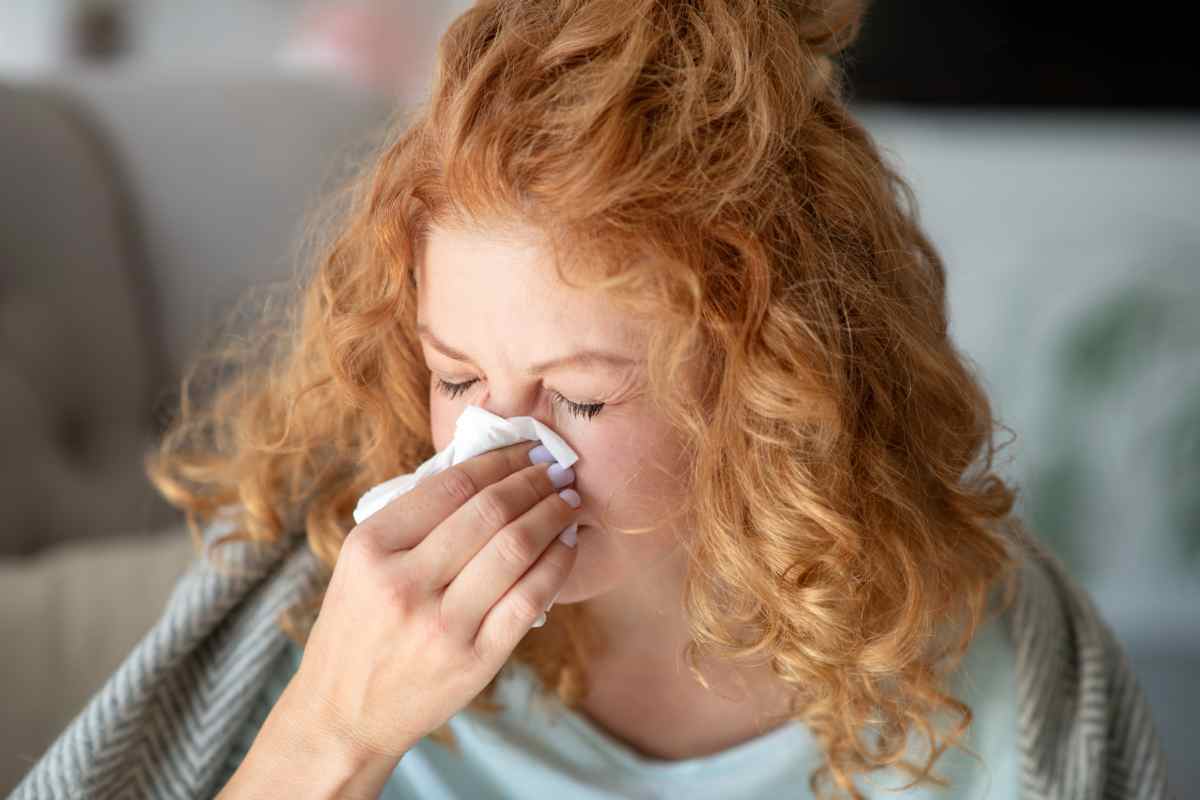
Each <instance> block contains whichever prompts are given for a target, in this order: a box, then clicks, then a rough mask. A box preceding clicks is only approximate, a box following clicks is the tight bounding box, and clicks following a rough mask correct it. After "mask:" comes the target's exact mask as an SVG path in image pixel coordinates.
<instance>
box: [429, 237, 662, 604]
mask: <svg viewBox="0 0 1200 800" xmlns="http://www.w3.org/2000/svg"><path fill="white" fill-rule="evenodd" d="M529 236H530V237H531V238H532V237H535V236H536V235H535V234H533V233H532V232H531V233H530V234H529ZM501 276H503V277H501ZM419 318H420V320H421V321H422V322H423V323H424V324H426V325H428V326H429V327H430V328H432V329H433V331H434V333H435V334H436V335H437V337H438V338H440V339H441V340H443V341H444V342H446V343H447V344H449V345H451V346H452V347H454V348H455V349H457V350H459V351H461V352H463V353H464V354H466V355H469V356H471V359H472V360H473V362H474V364H469V363H463V362H458V361H455V360H454V359H452V358H450V357H448V356H445V355H443V354H441V353H440V352H439V351H438V350H437V349H436V348H434V347H432V346H430V345H429V344H428V342H424V343H423V349H424V353H425V357H426V364H427V366H428V367H429V369H430V371H431V373H432V377H431V379H430V389H429V392H430V408H431V415H432V435H433V442H434V446H435V447H436V448H437V449H438V450H441V449H442V448H444V447H445V446H446V445H448V444H449V443H450V440H451V439H452V438H453V435H454V423H455V421H456V420H457V418H458V416H459V415H460V414H461V413H462V410H463V408H464V407H465V406H466V405H467V404H468V403H474V404H475V405H479V406H482V407H483V408H486V409H487V410H488V411H491V412H492V413H494V414H497V415H499V416H502V417H513V416H523V415H528V416H532V417H534V418H536V419H537V420H539V421H541V422H543V423H545V424H546V425H548V426H549V427H551V428H552V429H553V430H554V431H555V432H557V433H558V434H559V435H560V436H562V437H563V439H564V440H566V442H567V443H568V444H570V445H571V447H572V448H573V449H574V450H575V452H576V453H578V454H579V461H578V462H577V463H576V464H575V465H574V469H575V474H576V480H575V484H574V488H575V490H576V491H578V492H579V494H580V496H581V497H582V498H583V506H582V508H583V512H582V516H581V519H580V524H581V526H583V525H587V526H590V527H587V528H584V529H583V530H582V531H581V533H580V537H579V548H580V551H579V558H578V560H577V562H576V566H575V569H574V570H573V572H572V574H571V577H570V578H569V579H568V581H567V583H566V585H565V586H564V587H563V591H562V593H561V594H560V595H559V599H558V601H557V602H558V603H574V602H580V601H583V600H588V599H590V598H596V597H599V596H602V595H605V594H606V593H609V592H611V591H612V590H613V589H615V588H616V587H617V586H619V585H621V584H623V583H625V582H626V581H629V580H631V579H634V580H636V579H637V576H639V575H641V574H642V573H644V572H646V571H647V569H648V568H649V567H651V566H652V565H654V564H656V563H658V562H660V561H662V560H663V559H665V558H670V557H671V554H672V551H673V550H674V549H675V546H676V536H677V535H678V533H677V531H675V530H672V529H657V530H655V531H653V532H650V533H645V534H636V535H629V534H621V533H613V532H610V531H609V530H608V529H607V528H606V527H605V526H606V525H609V526H611V525H617V526H625V527H638V526H646V525H650V524H654V523H655V521H656V517H657V516H658V515H659V514H661V513H662V511H663V510H664V509H669V508H675V507H677V506H678V502H677V500H678V499H679V498H680V497H681V496H680V492H681V485H680V482H679V480H678V478H677V476H678V474H679V471H678V463H677V459H678V458H679V448H678V447H673V446H672V439H671V437H670V435H669V432H668V430H667V428H666V426H665V424H664V423H663V422H662V421H661V420H660V419H658V418H657V417H656V416H655V415H654V413H653V409H651V408H649V407H648V406H649V404H648V402H647V397H646V396H645V394H644V392H643V391H642V389H641V385H642V380H643V375H642V374H641V370H640V369H633V370H627V371H625V372H620V371H612V372H609V371H605V370H602V369H597V368H592V367H578V368H570V369H563V370H561V371H557V372H551V373H548V374H546V375H545V376H544V377H543V378H539V377H538V376H533V375H528V374H526V368H527V366H528V365H530V364H533V363H535V362H540V361H544V360H547V359H550V358H553V357H556V356H560V355H568V354H570V353H573V352H575V351H576V350H579V349H582V348H585V347H586V348H594V349H599V350H605V351H609V352H614V353H617V354H620V355H626V356H629V357H632V358H635V359H638V360H643V359H644V353H643V352H642V350H641V343H642V342H644V337H643V336H642V335H641V332H642V330H643V326H642V325H641V324H639V323H638V321H637V320H635V319H633V318H630V317H627V316H622V315H619V312H618V310H617V309H615V308H614V307H613V306H612V305H611V304H608V303H606V302H605V300H604V298H603V296H600V295H596V294H592V295H589V294H586V293H584V292H582V291H580V290H575V289H572V288H570V287H567V286H565V285H563V284H562V283H561V282H559V281H558V279H557V277H556V276H555V275H554V272H553V267H552V266H550V264H549V261H547V260H546V256H545V255H544V254H543V253H542V251H541V250H540V248H539V247H538V245H537V243H536V241H529V242H520V243H518V242H513V241H510V240H508V239H506V238H501V237H498V236H495V235H488V234H487V233H486V232H480V231H471V232H463V231H457V230H442V229H435V230H434V231H433V233H432V234H431V236H430V239H429V242H428V245H427V249H426V256H425V263H424V264H423V265H422V270H421V276H420V281H419ZM438 378H441V379H442V380H445V381H447V382H450V383H465V382H468V381H471V380H477V382H476V383H474V384H471V385H470V386H469V387H467V388H466V389H465V390H464V391H462V392H460V393H459V394H458V395H457V396H456V397H450V396H449V395H448V394H446V393H445V392H443V391H442V390H441V389H439V388H437V386H436V384H437V379H438ZM554 392H558V393H559V394H561V395H562V396H563V397H565V398H566V399H567V400H571V401H573V402H574V403H577V404H581V405H582V404H590V403H598V402H603V403H605V406H604V408H603V409H601V410H600V412H599V413H598V414H596V415H595V416H594V417H591V418H590V419H589V418H586V417H581V416H577V415H575V414H574V413H573V412H572V411H571V410H569V409H568V408H567V407H566V406H565V405H564V404H562V403H560V402H559V401H557V400H556V399H553V393H554ZM655 461H658V462H659V463H661V464H663V465H664V470H658V469H655V468H654V463H655ZM605 504H607V507H605Z"/></svg>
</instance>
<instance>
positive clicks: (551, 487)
mask: <svg viewBox="0 0 1200 800" xmlns="http://www.w3.org/2000/svg"><path fill="white" fill-rule="evenodd" d="M535 444H536V443H531V442H528V441H524V442H520V443H518V444H515V445H511V446H509V447H504V448H500V449H497V450H491V451H488V452H486V453H481V454H480V455H478V456H475V457H474V458H471V459H468V460H466V461H463V462H462V463H460V464H457V465H455V466H453V467H450V468H448V469H445V470H443V471H442V472H439V473H436V474H434V475H431V476H429V477H427V478H425V479H423V480H422V481H421V482H420V483H418V484H417V485H416V486H415V487H414V488H413V489H412V490H410V491H409V492H408V493H406V494H403V495H401V496H400V497H397V498H396V499H395V500H393V501H392V502H391V503H389V504H388V505H387V506H385V507H384V508H382V509H380V510H379V511H378V512H376V513H375V514H373V515H372V516H371V517H369V518H367V519H365V520H363V522H362V523H361V524H360V525H358V526H356V527H355V528H354V529H353V530H351V531H350V533H349V535H347V537H346V540H345V541H344V542H343V544H342V550H341V553H340V555H339V556H338V560H337V565H336V566H335V568H334V571H333V575H332V578H331V579H330V582H329V587H328V589H327V590H326V593H325V598H324V600H323V603H322V606H321V610H320V613H319V615H318V616H317V620H316V623H315V625H314V627H313V629H312V631H311V632H310V634H309V638H308V641H307V644H306V645H305V649H304V656H303V658H302V660H301V664H300V667H299V669H298V670H297V672H296V675H295V676H293V678H292V681H291V683H290V684H289V685H288V693H289V694H290V695H292V698H293V701H296V700H297V699H300V702H303V703H304V704H305V705H306V706H307V711H308V716H309V718H310V719H311V720H313V721H314V722H315V724H317V725H318V727H319V728H321V729H322V731H323V733H324V734H325V735H328V736H333V737H337V738H339V739H340V740H341V742H342V744H344V745H346V746H347V747H350V748H352V749H354V750H355V751H357V752H358V753H359V755H361V756H362V757H364V758H367V757H371V758H374V757H385V758H389V759H394V760H396V761H398V760H399V759H400V758H401V757H402V756H403V755H404V753H405V752H406V751H407V750H408V749H409V748H410V747H412V746H413V745H414V744H415V743H416V742H417V741H418V740H419V739H420V738H421V737H423V736H424V735H426V734H427V733H429V732H431V731H433V730H435V729H436V728H438V727H439V726H440V725H442V724H443V723H444V722H446V721H447V720H448V719H449V718H450V717H451V716H453V715H454V714H455V713H456V712H457V711H458V710H459V709H461V708H463V707H464V706H466V705H467V703H469V702H470V701H471V699H472V698H474V697H475V696H476V695H477V694H479V692H480V691H481V690H482V689H483V687H484V686H486V685H487V683H488V682H489V681H490V680H491V679H492V678H493V677H494V676H495V675H496V673H498V672H499V671H500V668H501V667H502V666H503V665H504V663H505V661H506V660H507V659H508V657H509V655H510V654H511V653H512V651H513V649H514V648H515V647H516V645H517V642H519V641H520V639H521V637H523V636H524V635H525V634H526V633H527V632H528V631H529V629H530V626H531V625H532V624H533V622H534V621H535V620H536V619H537V617H538V616H539V615H540V614H541V613H542V611H543V610H544V609H545V608H546V607H547V605H548V604H549V603H550V602H551V601H552V599H553V598H554V597H556V596H557V594H558V591H559V589H560V588H561V587H562V585H563V583H564V582H565V581H566V579H567V576H568V575H569V574H570V572H571V568H572V567H573V566H574V564H575V548H574V547H573V546H567V545H566V544H564V543H563V542H562V541H561V540H559V539H558V536H559V534H560V533H561V532H563V530H564V529H565V528H567V527H568V526H570V525H571V524H572V523H574V522H575V521H576V518H577V516H578V513H579V512H578V510H577V508H573V507H572V505H571V504H570V503H569V502H568V500H567V499H566V498H567V497H570V498H571V499H572V500H573V501H574V504H575V505H576V506H577V505H578V502H579V495H578V494H577V493H576V492H574V490H571V489H566V490H564V491H563V492H562V495H560V493H559V490H560V487H562V486H566V485H567V484H569V483H570V482H571V481H573V480H574V477H575V476H574V471H573V470H571V469H566V470H565V472H564V471H563V469H562V468H561V467H560V466H559V465H557V464H552V465H550V466H551V467H553V471H550V470H548V466H547V464H545V463H539V464H532V463H531V462H530V458H529V453H530V451H532V450H534V449H535ZM543 452H544V448H543ZM552 475H556V476H557V482H558V485H557V486H556V485H555V483H554V482H552V480H551V476H552Z"/></svg>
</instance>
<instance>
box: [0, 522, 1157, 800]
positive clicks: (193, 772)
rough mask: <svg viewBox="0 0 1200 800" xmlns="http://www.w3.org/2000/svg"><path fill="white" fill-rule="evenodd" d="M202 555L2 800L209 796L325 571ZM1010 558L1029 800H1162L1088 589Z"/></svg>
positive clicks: (276, 555)
mask: <svg viewBox="0 0 1200 800" xmlns="http://www.w3.org/2000/svg"><path fill="white" fill-rule="evenodd" d="M228 529H229V527H228V525H227V524H226V522H225V521H224V520H222V519H221V518H220V517H218V518H217V519H216V520H214V521H213V522H212V523H210V524H209V525H208V526H207V527H206V528H205V529H204V530H203V542H204V552H205V557H203V558H202V557H197V558H196V559H195V560H194V561H193V563H192V564H191V565H190V566H189V568H188V570H187V572H186V573H185V574H184V575H183V577H181V578H180V580H179V582H178V583H177V584H176V586H175V588H174V589H173V591H172V593H171V595H170V597H169V598H168V600H167V603H166V605H165V608H164V611H163V614H162V616H161V617H160V618H159V619H158V621H157V622H156V623H155V624H154V626H153V627H152V628H151V629H150V630H149V632H148V633H147V634H146V635H145V636H144V637H143V638H142V639H141V641H140V642H139V643H138V644H137V645H136V646H135V647H134V649H133V651H132V652H131V653H130V654H129V656H128V657H127V658H126V659H125V661H124V662H123V663H122V664H121V665H120V666H119V667H118V668H117V670H116V672H114V673H113V674H112V676H110V677H109V679H108V680H107V682H106V683H105V684H104V686H103V687H102V688H101V689H100V690H99V691H98V692H97V693H96V694H95V695H94V696H93V697H92V698H91V699H90V700H89V701H88V703H87V705H86V706H85V707H84V708H83V710H82V711H81V712H80V713H79V714H78V715H77V716H76V717H75V718H74V719H73V720H72V721H71V723H70V724H69V725H68V726H67V728H66V729H65V730H64V731H63V732H62V733H61V734H60V735H59V737H58V738H57V739H56V740H55V741H54V743H53V744H52V745H51V746H50V748H49V749H48V750H47V751H46V752H45V754H43V756H42V758H41V759H40V760H39V761H38V762H37V763H36V764H35V765H34V766H33V768H32V770H31V771H30V772H29V773H28V774H27V775H26V776H25V778H24V779H23V780H22V782H21V783H20V784H19V785H18V786H17V788H16V790H15V792H14V793H13V794H12V795H11V797H10V800H34V799H35V798H37V800H51V799H53V800H66V799H67V798H72V799H75V798H79V799H82V798H87V800H105V799H106V798H131V797H136V798H142V797H145V798H156V800H157V799H159V798H180V800H183V799H184V798H198V797H212V796H213V795H215V794H216V793H217V792H218V791H219V790H220V788H221V787H220V786H217V785H216V783H217V781H218V780H219V779H220V770H221V768H222V765H223V764H224V761H225V759H226V757H227V755H228V754H229V752H230V750H231V748H232V746H233V742H234V737H235V735H236V733H237V731H238V730H239V729H240V728H241V727H242V725H243V723H244V722H245V721H246V720H247V719H248V717H249V714H250V713H251V711H252V710H253V704H254V702H255V700H256V698H257V697H258V695H259V693H260V690H261V689H262V688H263V686H264V685H265V683H266V681H267V679H268V677H269V675H270V670H271V667H272V664H273V663H274V662H275V659H276V657H277V656H279V655H280V654H281V652H282V650H283V648H284V647H285V646H286V645H287V643H288V639H287V637H286V636H285V635H284V634H283V632H282V631H281V630H280V629H279V627H278V625H277V619H278V618H279V616H280V614H281V613H282V612H283V611H284V610H285V609H287V608H288V607H290V606H291V605H292V604H293V603H296V602H298V601H301V600H303V599H310V598H313V597H315V593H318V592H319V591H320V590H321V588H322V586H323V581H324V579H325V577H326V576H327V574H328V571H327V570H326V569H325V568H324V566H323V565H322V564H321V563H320V562H319V561H318V559H317V558H316V557H315V556H314V555H313V553H312V551H311V550H310V549H309V548H308V546H307V543H306V540H305V538H304V536H303V535H301V534H296V535H293V536H291V537H289V538H287V539H285V540H283V541H281V542H279V543H276V544H273V545H265V544H262V543H257V542H231V543H228V544H225V545H222V546H221V547H220V548H219V552H220V555H219V556H218V558H219V560H220V563H221V567H220V568H215V567H214V566H213V564H212V563H210V560H209V558H208V552H209V548H210V547H211V545H212V543H213V542H214V541H215V539H216V538H217V537H218V536H219V535H220V534H221V533H224V532H226V531H227V530H228ZM1011 535H1012V536H1013V540H1012V541H1013V543H1014V544H1016V545H1017V548H1016V552H1017V554H1018V557H1019V559H1020V563H1019V565H1018V568H1017V569H1018V576H1017V581H1018V583H1017V591H1016V596H1015V598H1014V601H1013V605H1012V606H1011V607H1010V608H1009V609H1007V610H1006V611H1005V612H1004V613H1003V619H1004V620H1005V629H1006V630H1007V631H1008V634H1009V636H1010V637H1011V640H1012V641H1013V643H1014V645H1015V653H1016V669H1017V675H1016V689H1017V703H1018V713H1017V720H1018V723H1017V725H1018V731H1017V736H1018V744H1019V748H1020V753H1021V772H1022V793H1021V798H1023V800H1057V799H1059V798H1061V800H1102V798H1103V799H1104V800H1117V798H1145V800H1158V799H1159V798H1165V797H1167V783H1166V764H1165V757H1164V755H1163V752H1162V750H1161V747H1160V744H1159V741H1158V737H1157V733H1156V731H1155V729H1154V726H1153V723H1152V721H1151V717H1150V713H1149V709H1148V706H1147V704H1146V701H1145V698H1144V696H1143V694H1142V690H1141V688H1140V686H1139V685H1138V683H1137V681H1136V679H1135V677H1134V674H1133V671H1132V669H1131V668H1130V666H1129V663H1128V661H1127V659H1126V656H1125V653H1124V652H1123V650H1122V649H1121V646H1120V645H1119V644H1118V643H1117V641H1116V639H1115V637H1114V635H1113V633H1112V631H1111V629H1110V628H1109V626H1108V625H1107V623H1106V622H1105V621H1104V620H1103V619H1102V618H1101V617H1100V615H1099V613H1098V611H1097V610H1096V607H1095V606H1094V605H1093V602H1092V600H1091V598H1090V597H1089V596H1088V595H1087V594H1086V592H1085V590H1084V589H1082V588H1081V587H1080V586H1079V585H1078V584H1077V583H1075V581H1074V580H1073V579H1072V578H1071V577H1069V576H1068V574H1067V572H1066V570H1065V568H1064V567H1063V565H1062V564H1061V562H1060V561H1059V560H1058V559H1057V558H1056V557H1055V556H1054V554H1052V553H1051V552H1049V551H1048V550H1047V549H1046V548H1045V546H1044V545H1043V544H1041V543H1040V542H1039V541H1037V540H1036V539H1034V538H1033V537H1032V536H1030V535H1028V534H1026V533H1024V532H1023V531H1022V530H1021V529H1020V526H1012V534H1011Z"/></svg>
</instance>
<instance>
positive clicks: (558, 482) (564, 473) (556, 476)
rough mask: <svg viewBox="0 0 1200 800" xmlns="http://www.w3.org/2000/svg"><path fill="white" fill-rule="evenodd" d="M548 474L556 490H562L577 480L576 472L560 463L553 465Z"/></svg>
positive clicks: (547, 471)
mask: <svg viewBox="0 0 1200 800" xmlns="http://www.w3.org/2000/svg"><path fill="white" fill-rule="evenodd" d="M546 474H547V475H549V476H550V482H551V483H553V484H554V487H555V488H556V489H561V488H562V487H564V486H566V485H567V484H568V483H570V482H571V481H573V480H575V470H573V469H571V468H570V467H564V466H563V465H562V464H559V463H558V462H555V463H553V464H551V465H550V469H548V470H546Z"/></svg>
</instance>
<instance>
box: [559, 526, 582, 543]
mask: <svg viewBox="0 0 1200 800" xmlns="http://www.w3.org/2000/svg"><path fill="white" fill-rule="evenodd" d="M578 531H579V523H578V522H572V523H571V524H570V525H568V526H567V527H566V530H564V531H563V532H562V533H560V534H559V535H558V538H559V539H560V540H561V541H562V543H563V544H565V545H566V546H567V547H574V546H575V541H576V538H577V532H578Z"/></svg>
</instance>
